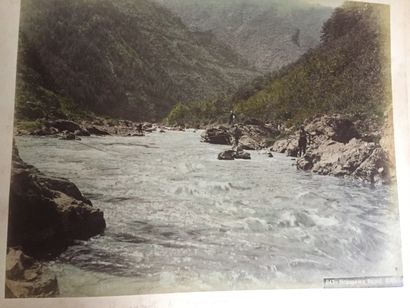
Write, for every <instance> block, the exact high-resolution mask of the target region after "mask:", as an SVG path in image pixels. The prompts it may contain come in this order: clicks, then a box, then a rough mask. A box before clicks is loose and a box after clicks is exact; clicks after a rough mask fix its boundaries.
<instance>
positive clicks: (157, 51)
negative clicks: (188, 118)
mask: <svg viewBox="0 0 410 308" xmlns="http://www.w3.org/2000/svg"><path fill="white" fill-rule="evenodd" d="M256 74H257V72H255V71H253V70H249V69H248V66H247V64H246V62H245V61H243V60H241V58H240V57H239V56H238V55H236V54H235V53H234V52H233V51H232V50H231V49H229V48H227V47H226V46H225V45H223V43H221V42H219V41H217V40H215V39H214V37H213V36H212V34H211V33H202V32H193V31H191V30H189V29H188V28H187V27H186V26H185V25H184V24H183V23H182V22H181V21H180V19H179V18H177V17H175V15H173V14H172V13H171V12H170V11H168V10H167V9H164V8H162V7H160V6H159V5H157V4H155V3H152V2H150V1H147V0H115V1H114V0H23V1H22V11H21V26H20V43H19V63H18V76H17V100H16V115H17V118H18V119H37V118H41V117H72V116H86V115H90V113H91V112H94V113H97V114H105V115H110V116H114V117H122V118H130V119H147V120H151V119H158V118H161V117H163V116H164V115H165V114H167V113H168V112H169V110H170V108H171V107H172V106H173V105H175V103H176V102H178V101H181V102H186V101H194V100H201V99H209V98H212V97H217V96H219V95H221V94H223V93H225V92H229V91H234V90H235V89H236V88H237V87H238V86H239V85H240V84H241V83H243V82H245V81H248V80H250V79H252V78H253V77H254V76H255V75H256Z"/></svg>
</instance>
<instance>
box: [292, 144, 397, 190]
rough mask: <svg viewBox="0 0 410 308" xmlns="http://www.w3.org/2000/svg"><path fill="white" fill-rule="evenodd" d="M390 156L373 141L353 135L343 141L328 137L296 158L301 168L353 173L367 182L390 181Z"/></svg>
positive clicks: (322, 172)
mask: <svg viewBox="0 0 410 308" xmlns="http://www.w3.org/2000/svg"><path fill="white" fill-rule="evenodd" d="M387 164H388V159H387V157H386V154H385V152H384V150H383V149H382V148H381V147H380V146H378V145H376V144H375V143H372V142H366V141H363V140H359V139H356V138H354V139H351V140H350V141H349V142H348V143H346V144H344V143H341V142H336V141H333V140H327V141H326V142H323V143H322V144H320V145H319V146H318V147H316V148H312V149H309V150H308V151H307V153H306V155H304V156H303V157H301V158H299V159H298V160H297V161H296V166H297V168H298V169H301V170H305V171H306V170H311V171H313V172H314V173H317V174H322V175H334V176H352V177H354V178H356V179H358V180H360V181H364V182H368V183H388V182H389V178H390V177H389V174H388V167H387Z"/></svg>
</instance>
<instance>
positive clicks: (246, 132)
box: [239, 122, 279, 150]
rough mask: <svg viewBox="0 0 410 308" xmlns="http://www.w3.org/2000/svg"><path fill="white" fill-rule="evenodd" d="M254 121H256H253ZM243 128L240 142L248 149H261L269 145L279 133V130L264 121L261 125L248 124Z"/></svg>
mask: <svg viewBox="0 0 410 308" xmlns="http://www.w3.org/2000/svg"><path fill="white" fill-rule="evenodd" d="M253 123H254V122H253ZM240 128H241V132H242V135H241V138H240V139H239V144H240V145H242V146H243V148H244V149H246V150H260V149H263V148H266V147H267V146H269V143H270V142H271V140H272V139H273V138H274V137H276V136H277V135H279V131H278V130H277V129H276V128H274V127H272V126H266V125H264V124H263V123H262V124H259V125H255V124H248V125H243V126H241V127H240Z"/></svg>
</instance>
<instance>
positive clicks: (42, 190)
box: [8, 147, 105, 258]
mask: <svg viewBox="0 0 410 308" xmlns="http://www.w3.org/2000/svg"><path fill="white" fill-rule="evenodd" d="M104 229H105V220H104V215H103V212H102V211H100V210H99V209H97V208H94V207H93V206H92V204H91V201H90V200H88V199H87V198H85V197H84V196H83V195H82V193H81V192H80V190H79V189H78V188H77V186H76V185H75V184H73V183H72V182H70V181H69V180H67V179H63V178H57V177H50V176H46V175H44V174H43V173H41V172H40V171H39V170H37V169H36V168H35V167H33V166H31V165H28V164H26V163H25V162H24V161H23V160H21V158H20V157H19V154H18V151H17V148H16V147H13V168H12V176H11V182H10V203H9V224H8V235H9V236H8V246H9V247H13V246H21V247H22V249H23V251H24V252H25V253H27V254H29V255H30V256H33V257H37V258H50V257H53V256H56V255H57V254H58V253H60V252H62V251H63V250H64V249H66V248H67V246H68V245H70V244H71V243H72V242H73V241H74V240H77V239H79V240H86V239H88V238H90V237H92V236H95V235H97V234H100V233H102V232H103V231H104Z"/></svg>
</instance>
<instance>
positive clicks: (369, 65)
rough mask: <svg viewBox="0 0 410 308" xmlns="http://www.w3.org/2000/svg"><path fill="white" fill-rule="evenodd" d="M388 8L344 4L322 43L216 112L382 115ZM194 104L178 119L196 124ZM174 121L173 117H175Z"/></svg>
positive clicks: (291, 119) (387, 98) (288, 117)
mask: <svg viewBox="0 0 410 308" xmlns="http://www.w3.org/2000/svg"><path fill="white" fill-rule="evenodd" d="M388 10H389V9H388V6H386V5H379V4H366V3H353V2H347V3H345V4H344V5H343V6H342V7H340V8H337V9H336V10H335V11H334V13H333V14H332V16H331V18H330V19H329V20H328V21H327V22H326V23H325V24H324V26H323V29H322V37H321V40H322V42H321V44H320V45H319V46H318V47H317V48H315V49H312V50H310V51H309V52H307V53H306V54H305V55H303V56H302V57H301V58H300V59H299V60H298V61H296V62H295V63H293V64H291V65H288V66H287V67H284V68H283V69H281V70H280V71H278V72H275V73H273V74H271V75H269V76H266V77H264V78H259V79H258V80H256V81H254V82H252V83H249V84H248V85H247V86H245V87H243V88H242V89H240V90H239V91H238V92H237V93H236V94H235V95H233V96H232V97H230V98H229V99H225V100H224V101H223V103H221V102H220V103H219V105H220V106H225V108H221V110H229V109H230V108H233V109H234V110H235V112H236V113H237V114H238V115H240V117H242V118H257V119H260V120H268V121H284V122H286V123H287V124H289V125H292V124H297V123H301V122H303V121H304V120H305V119H306V118H309V117H312V116H315V115H317V114H321V113H344V114H351V115H358V114H361V115H363V114H364V115H368V116H371V117H376V118H382V116H383V113H384V111H386V109H387V108H388V106H390V105H391V77H390V46H389V43H390V38H389V30H390V29H389V11H388ZM194 107H195V106H194V104H188V105H185V108H182V107H181V106H179V107H178V108H179V110H180V113H181V110H184V113H183V114H180V116H179V119H182V118H185V119H186V118H189V119H191V120H190V121H191V122H201V120H202V119H205V118H207V115H206V116H205V115H202V114H201V113H199V114H198V112H197V110H196V109H195V112H194ZM174 119H175V117H174Z"/></svg>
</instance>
